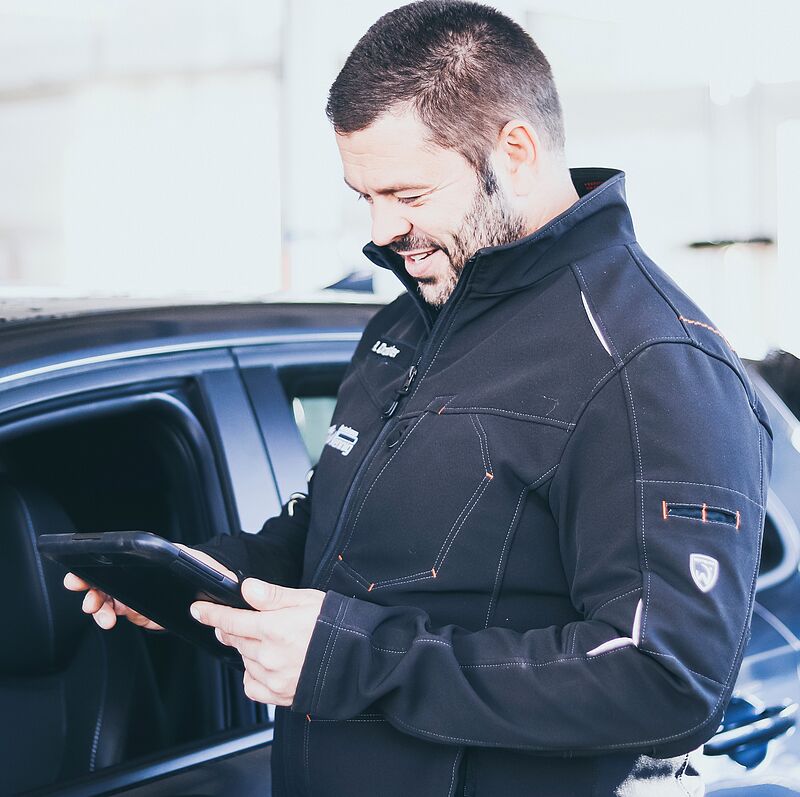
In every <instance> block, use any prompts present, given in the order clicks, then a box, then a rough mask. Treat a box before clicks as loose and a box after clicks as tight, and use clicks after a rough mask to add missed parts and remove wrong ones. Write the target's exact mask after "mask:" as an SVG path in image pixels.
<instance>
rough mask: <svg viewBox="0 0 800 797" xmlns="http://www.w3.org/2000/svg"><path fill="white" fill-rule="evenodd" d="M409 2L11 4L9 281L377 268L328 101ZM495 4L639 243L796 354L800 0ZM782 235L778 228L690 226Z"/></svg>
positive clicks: (115, 282) (219, 280)
mask: <svg viewBox="0 0 800 797" xmlns="http://www.w3.org/2000/svg"><path fill="white" fill-rule="evenodd" d="M396 5H397V3H394V2H389V1H388V0H348V2H340V3H331V2H329V0H160V1H159V2H156V1H155V0H116V2H114V3H109V2H106V0H72V2H70V3H63V2H62V0H0V282H4V283H5V284H6V285H14V284H30V285H40V286H41V285H51V286H74V287H75V289H76V290H86V289H89V288H91V289H96V290H103V291H109V290H112V291H116V292H120V291H122V292H125V291H135V292H143V293H148V292H150V293H152V292H164V291H168V292H175V291H201V292H207V293H208V292H210V293H212V294H213V295H222V294H225V293H230V292H234V293H249V294H253V293H256V294H257V293H263V292H265V291H269V290H273V289H276V288H290V289H293V290H298V291H305V290H308V289H313V288H316V287H319V286H322V285H325V284H328V283H330V282H333V281H335V280H336V279H338V278H339V277H341V276H342V275H343V274H345V273H347V272H349V271H352V270H354V269H356V268H364V267H366V268H370V266H369V265H368V264H367V263H366V261H365V260H364V259H363V257H362V255H361V253H360V249H361V246H362V244H363V243H364V242H365V241H366V240H367V239H368V237H369V223H368V212H367V209H366V208H365V207H364V206H363V205H362V204H357V203H356V201H355V197H354V195H353V194H352V192H350V191H349V190H348V189H346V188H345V187H344V185H343V182H342V180H341V168H340V164H339V162H338V155H337V152H336V148H335V144H334V140H333V136H332V133H331V131H330V127H329V124H328V121H327V119H326V118H325V115H324V105H325V99H326V95H327V90H328V87H329V86H330V83H331V82H332V81H333V79H334V78H335V76H336V74H337V72H338V70H339V69H340V67H341V65H342V64H343V63H344V60H345V58H346V56H347V53H348V52H349V51H350V49H351V47H352V46H353V45H354V44H355V42H356V41H357V40H358V38H359V37H360V36H361V35H362V33H363V32H364V31H365V30H366V29H367V27H368V26H369V25H370V24H371V23H372V22H374V21H375V20H376V19H377V18H378V16H380V14H381V13H383V12H384V11H386V10H388V9H390V8H393V7H395V6H396ZM495 5H496V6H498V7H499V8H500V9H501V10H504V11H506V12H507V13H509V14H511V15H512V16H514V17H515V18H516V19H517V20H518V21H519V22H520V23H522V24H523V25H525V26H526V27H527V28H528V29H529V30H530V31H531V33H532V34H533V36H534V38H535V39H536V40H537V41H538V42H539V44H540V45H541V47H542V49H543V50H544V51H545V53H546V54H547V55H548V57H549V59H550V61H551V63H552V65H553V69H554V73H555V77H556V81H557V83H558V85H559V87H560V91H561V95H562V99H563V103H564V108H565V114H566V122H567V134H568V157H569V161H570V164H571V165H592V164H594V165H609V166H615V167H619V168H622V169H624V170H625V171H626V172H627V175H628V195H629V200H630V203H631V206H632V209H633V211H634V218H635V221H636V226H637V231H638V233H639V237H640V240H641V241H642V243H643V245H644V246H645V248H646V249H647V250H648V251H649V252H650V254H651V255H652V256H653V257H654V258H655V259H656V260H657V261H658V262H659V263H661V264H662V265H663V266H664V267H665V268H666V269H667V270H668V271H669V272H670V273H671V274H672V275H673V276H674V277H675V278H676V279H677V281H678V282H679V283H681V284H682V285H683V286H684V287H685V288H686V289H687V290H689V292H690V293H692V294H693V295H694V296H695V297H696V298H697V299H698V301H699V302H700V303H701V304H702V305H703V306H704V307H705V308H706V309H707V311H708V312H709V314H710V315H711V316H712V318H713V319H714V320H715V321H716V322H717V323H718V324H719V325H720V326H721V327H722V328H723V329H724V331H725V332H726V334H727V335H728V337H729V338H731V339H732V341H733V342H734V345H735V346H736V347H737V348H738V349H739V350H740V352H741V353H742V354H744V355H746V356H759V355H760V354H761V353H762V352H763V350H764V349H765V348H766V347H767V346H769V345H784V346H787V347H792V348H794V349H795V350H797V351H800V314H798V320H797V321H795V320H794V317H795V315H794V312H793V298H792V297H793V296H794V295H796V294H797V293H798V292H800V284H798V281H800V277H798V269H797V268H796V267H795V264H796V263H797V260H798V256H800V251H798V244H797V242H796V241H795V240H794V237H793V232H792V231H793V229H794V225H793V220H794V219H795V218H796V217H797V215H798V213H800V206H799V203H800V201H799V200H798V199H796V196H798V192H797V191H796V189H795V188H794V186H796V184H797V177H798V176H800V175H798V176H795V174H794V171H795V170H797V169H799V168H800V166H799V165H798V162H797V158H796V157H795V155H796V152H797V149H798V148H800V141H798V138H797V135H796V132H795V131H796V128H793V127H791V126H786V127H781V125H783V124H784V123H788V122H790V121H791V120H792V119H800V55H799V54H798V50H797V48H796V46H795V43H794V40H793V32H794V31H796V30H797V29H798V27H800V3H796V2H794V0H764V2H763V3H761V4H759V6H758V8H757V10H756V9H755V7H754V6H753V5H752V4H751V3H746V2H743V0H733V1H732V2H731V1H730V0H728V1H727V2H722V0H705V2H703V3H691V2H688V1H687V0H682V1H681V2H677V3H672V4H669V5H663V4H659V5H657V4H651V3H641V2H634V0H569V2H566V1H565V0H497V1H496V2H495ZM779 129H780V130H782V131H783V132H782V133H780V134H779V133H778V131H779ZM779 135H780V141H781V144H780V147H779V145H778V139H779ZM762 235H765V236H768V237H771V238H775V239H778V240H779V245H778V246H771V247H754V246H736V247H730V248H728V249H725V250H721V249H716V250H694V249H690V248H689V246H688V244H689V243H690V242H692V241H697V240H704V239H727V238H737V239H740V238H748V237H752V236H762ZM376 276H377V283H378V287H379V289H380V290H381V291H382V292H384V293H387V294H388V293H391V292H392V291H395V290H397V283H396V282H395V281H394V278H393V277H392V276H391V275H388V274H386V273H384V272H380V273H379V274H377V275H376Z"/></svg>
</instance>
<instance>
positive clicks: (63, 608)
mask: <svg viewBox="0 0 800 797" xmlns="http://www.w3.org/2000/svg"><path fill="white" fill-rule="evenodd" d="M74 530H75V529H74V527H73V525H72V523H71V522H70V520H69V518H68V517H67V515H66V513H65V512H64V510H63V509H62V508H61V507H60V506H59V505H58V503H57V502H56V501H55V500H54V499H53V498H52V497H51V496H49V495H48V494H47V493H45V492H44V491H43V490H41V489H40V488H39V487H37V486H35V485H33V484H28V483H21V482H15V481H12V480H10V479H8V478H7V477H4V478H3V479H2V481H0V606H2V608H3V629H2V631H3V640H2V643H0V772H2V775H0V781H2V783H3V787H2V792H3V794H16V793H19V792H22V791H28V790H31V789H35V788H39V787H42V786H47V785H51V784H56V783H60V782H63V781H65V780H69V779H71V778H75V777H78V776H81V775H85V774H88V773H91V772H93V771H95V770H97V769H101V768H103V767H107V766H110V765H112V764H116V763H119V762H121V761H124V760H126V759H128V758H130V757H131V756H132V755H138V754H141V753H145V752H149V751H152V750H155V749H158V748H159V747H160V746H162V745H163V744H164V743H165V736H166V730H165V729H166V723H165V718H164V712H163V708H162V707H161V704H160V700H159V697H158V694H157V689H156V683H155V679H154V677H153V671H152V667H151V665H150V660H149V657H148V653H147V649H146V647H145V644H144V641H143V639H142V633H143V632H142V631H140V630H139V629H137V628H135V627H133V626H132V625H130V624H129V623H127V622H119V623H117V626H116V627H115V628H114V630H113V631H102V630H100V629H99V628H98V627H97V626H96V624H95V623H94V621H93V620H92V619H91V618H90V617H88V616H87V615H85V614H84V613H83V612H82V611H81V601H82V597H83V595H82V594H77V593H72V592H69V591H68V590H66V589H65V588H64V586H63V577H64V568H63V567H61V566H59V565H58V564H56V563H55V562H52V561H50V560H48V559H46V558H44V557H40V556H39V553H38V551H37V548H36V538H37V537H38V535H39V534H42V533H57V532H70V531H74Z"/></svg>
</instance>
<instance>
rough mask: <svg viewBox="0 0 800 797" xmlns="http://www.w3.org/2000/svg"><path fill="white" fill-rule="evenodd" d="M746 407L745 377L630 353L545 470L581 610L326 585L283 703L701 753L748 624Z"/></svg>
mask: <svg viewBox="0 0 800 797" xmlns="http://www.w3.org/2000/svg"><path fill="white" fill-rule="evenodd" d="M759 409H760V408H759V404H758V400H757V398H756V396H755V394H754V393H753V391H752V387H751V386H750V385H749V382H748V381H747V379H746V377H742V376H740V373H739V372H737V371H736V370H734V368H733V367H732V366H730V365H729V364H726V363H724V362H722V361H720V360H719V359H717V358H714V357H711V356H709V355H707V354H705V353H703V352H702V351H700V350H699V349H697V348H695V347H693V346H691V345H685V344H679V345H677V344H671V345H669V344H661V345H652V346H651V347H650V348H648V349H646V350H644V351H643V352H640V353H639V354H638V355H637V356H636V357H634V358H633V359H632V360H631V361H630V362H629V363H628V364H627V365H625V366H623V367H621V368H620V369H619V370H618V371H617V372H616V373H615V374H613V375H612V376H610V377H609V379H608V381H607V382H606V383H605V384H604V385H603V386H602V387H601V388H599V390H598V391H597V392H596V393H595V394H594V396H593V398H591V399H590V401H589V402H588V403H587V404H586V406H585V408H584V410H583V412H582V413H581V414H580V416H579V418H578V419H577V423H576V427H575V429H574V431H573V434H572V436H571V437H570V439H569V441H568V443H567V445H566V446H565V449H564V451H563V453H562V456H561V459H560V462H559V466H558V469H557V471H556V474H555V476H554V478H553V480H552V482H551V484H550V490H549V502H550V509H551V512H552V514H553V517H554V519H555V521H556V523H557V525H558V529H559V537H560V544H561V556H562V563H563V566H564V570H565V573H566V575H567V579H568V582H569V584H570V597H571V600H572V602H573V604H574V606H575V607H576V608H577V609H578V611H579V612H580V614H581V615H582V619H580V620H579V621H576V622H573V623H569V624H567V625H566V626H563V627H556V626H553V627H549V628H532V629H530V630H527V631H525V632H519V631H515V630H511V629H507V628H502V627H489V628H486V629H482V630H478V631H474V630H472V631H471V630H467V629H464V628H461V627H458V626H455V625H448V626H445V627H432V625H431V622H430V618H429V617H428V616H427V615H426V614H425V612H423V611H421V610H419V609H417V608H412V607H407V606H395V607H385V606H379V605H376V604H373V603H370V602H367V601H363V600H358V599H355V598H348V597H346V596H343V595H339V594H337V593H333V592H329V593H328V594H327V596H326V598H325V601H324V603H323V607H322V612H321V614H320V617H319V619H318V622H317V626H316V628H315V631H314V634H313V636H312V639H311V644H310V647H309V651H308V655H307V658H306V661H305V663H304V667H303V670H302V672H301V676H300V682H299V684H298V690H297V694H296V697H295V701H294V704H293V706H292V709H293V710H295V711H298V712H303V713H308V714H309V715H310V716H311V717H312V718H313V717H314V716H318V717H320V718H329V719H346V718H350V717H353V716H355V715H357V714H358V713H360V712H363V711H364V710H366V709H368V708H369V709H370V710H372V711H374V710H376V709H377V710H379V711H381V712H382V713H383V714H384V716H385V717H386V719H387V720H388V721H389V722H390V723H391V724H393V725H394V726H395V727H396V728H398V729H399V730H401V731H404V732H406V733H409V734H411V735H414V736H418V737H421V738H425V739H428V740H432V741H438V742H442V743H451V744H465V745H476V746H490V747H505V748H517V749H523V750H530V751H539V752H547V753H550V754H553V753H555V752H562V753H570V754H591V753H593V752H597V751H613V750H618V749H619V750H621V749H628V748H636V749H639V750H642V751H643V752H647V753H648V754H651V755H658V756H661V757H667V756H672V755H678V754H681V753H684V752H687V751H689V750H692V749H694V748H695V747H697V746H698V744H700V743H702V742H703V741H705V740H706V739H708V738H709V737H710V736H712V735H713V733H714V732H715V731H716V729H717V726H718V725H719V722H720V718H721V716H722V713H723V711H724V708H725V705H726V703H727V700H728V699H729V697H730V694H731V690H732V688H733V683H734V681H735V678H736V674H737V672H738V668H739V665H740V662H741V657H742V652H743V649H744V646H745V644H746V640H747V635H748V630H749V622H750V616H751V612H752V601H753V596H754V591H755V581H756V576H757V571H758V561H759V552H760V544H761V533H762V528H763V522H764V497H765V493H766V483H767V479H768V470H769V463H770V457H771V437H770V434H769V428H768V426H767V425H766V419H765V417H764V416H763V411H761V412H759ZM759 417H760V420H759ZM527 531H528V532H530V531H531V530H530V529H528V530H527ZM518 533H519V532H518ZM535 588H536V585H531V589H532V593H533V592H535Z"/></svg>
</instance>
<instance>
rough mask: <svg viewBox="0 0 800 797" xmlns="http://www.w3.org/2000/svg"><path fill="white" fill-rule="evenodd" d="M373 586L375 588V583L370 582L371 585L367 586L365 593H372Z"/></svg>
mask: <svg viewBox="0 0 800 797" xmlns="http://www.w3.org/2000/svg"><path fill="white" fill-rule="evenodd" d="M374 586H375V582H374V581H373V582H372V583H371V584H370V585H369V589H368V590H367V592H372V588H373V587H374Z"/></svg>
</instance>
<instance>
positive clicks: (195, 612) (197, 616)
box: [189, 604, 200, 620]
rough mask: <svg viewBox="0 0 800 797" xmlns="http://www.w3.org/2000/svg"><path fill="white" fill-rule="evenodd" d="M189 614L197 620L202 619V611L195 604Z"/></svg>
mask: <svg viewBox="0 0 800 797" xmlns="http://www.w3.org/2000/svg"><path fill="white" fill-rule="evenodd" d="M189 613H190V614H191V615H192V617H194V619H195V620H199V619H200V610H199V609H198V608H197V607H196V606H195V605H194V604H192V605H191V606H190V607H189Z"/></svg>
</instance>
